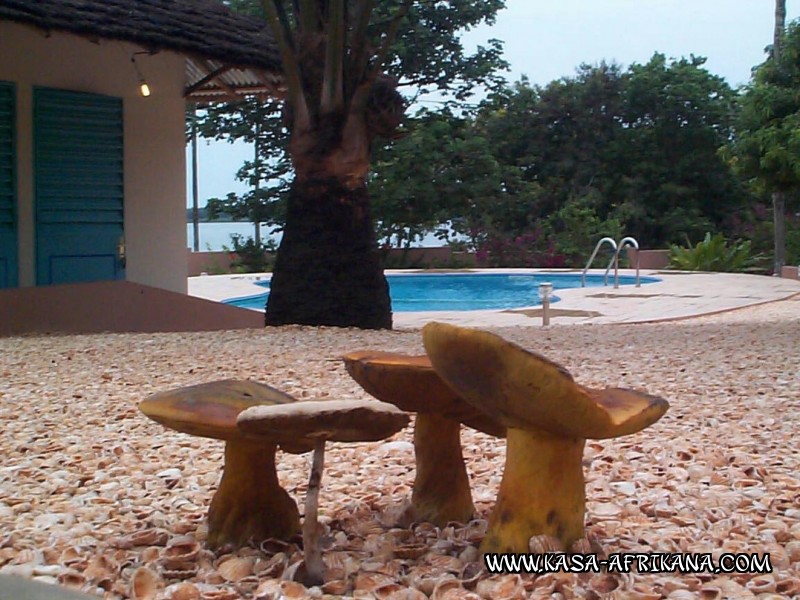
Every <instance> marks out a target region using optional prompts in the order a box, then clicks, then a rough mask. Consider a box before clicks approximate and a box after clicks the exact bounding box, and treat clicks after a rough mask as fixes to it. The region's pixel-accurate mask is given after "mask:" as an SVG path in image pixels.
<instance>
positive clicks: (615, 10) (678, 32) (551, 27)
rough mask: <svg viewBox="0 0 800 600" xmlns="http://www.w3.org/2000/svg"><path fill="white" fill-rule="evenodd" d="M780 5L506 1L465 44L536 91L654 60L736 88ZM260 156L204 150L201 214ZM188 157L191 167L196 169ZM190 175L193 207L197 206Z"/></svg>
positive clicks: (760, 50) (797, 9)
mask: <svg viewBox="0 0 800 600" xmlns="http://www.w3.org/2000/svg"><path fill="white" fill-rule="evenodd" d="M774 9H775V2H774V0H506V8H505V9H504V10H503V11H501V12H500V13H498V16H497V20H496V23H495V24H494V26H491V27H488V26H482V27H478V28H475V29H474V30H472V31H469V32H467V33H466V34H465V36H464V44H465V46H466V47H467V48H470V47H472V48H474V47H475V46H476V45H477V44H480V43H484V42H485V40H487V39H489V38H496V39H499V40H502V41H504V42H505V45H504V48H505V52H504V56H505V59H506V60H507V61H508V62H509V63H510V67H511V69H510V71H509V72H508V73H507V74H506V77H507V79H508V80H509V81H516V80H518V79H519V78H520V77H521V76H522V75H527V76H528V78H529V79H530V81H531V82H532V83H534V84H540V85H545V84H547V83H548V82H550V81H553V80H554V79H559V78H561V77H570V76H572V75H574V74H575V69H576V68H577V67H578V65H580V64H581V63H588V64H592V65H594V64H598V63H599V62H601V61H603V60H605V61H606V62H616V63H619V64H620V65H622V67H623V68H627V67H628V66H629V65H630V64H632V63H645V62H647V61H648V60H649V59H650V57H652V55H653V53H654V52H661V53H663V54H665V55H666V56H667V57H668V58H681V57H688V56H689V55H690V54H694V55H695V56H704V57H706V58H707V59H708V61H707V62H706V65H705V66H706V68H707V69H708V70H709V71H710V72H712V73H714V74H716V75H720V76H722V77H724V78H725V79H726V80H727V81H728V83H729V84H730V85H732V86H734V87H736V86H739V85H742V84H745V83H747V82H748V81H749V79H750V70H751V68H752V67H754V66H756V65H758V64H759V63H761V62H762V61H763V60H764V58H765V54H764V49H765V47H766V46H768V45H769V44H771V43H772V30H773V19H774ZM799 17H800V0H788V1H787V22H789V21H792V20H794V19H797V18H799ZM251 155H252V150H251V149H250V147H248V146H247V145H245V144H238V143H237V144H234V145H231V144H227V143H225V142H212V143H210V144H209V143H207V142H206V141H204V140H200V142H199V148H198V163H199V185H198V187H199V196H200V206H204V205H205V201H206V200H207V199H208V198H212V197H224V196H225V194H227V193H228V192H243V191H245V189H246V188H245V186H244V185H243V184H242V183H240V182H237V181H235V173H236V171H237V170H238V169H239V167H240V166H241V165H242V164H243V163H244V161H245V160H248V159H250V158H251ZM190 164H191V163H190V159H189V154H188V152H187V165H190ZM191 190H192V186H191V180H190V174H188V173H187V206H191Z"/></svg>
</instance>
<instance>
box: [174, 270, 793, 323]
mask: <svg viewBox="0 0 800 600" xmlns="http://www.w3.org/2000/svg"><path fill="white" fill-rule="evenodd" d="M425 272H443V271H420V270H392V271H387V273H425ZM447 272H453V273H457V272H459V271H447ZM461 272H469V273H481V272H487V273H530V274H537V275H542V274H547V273H570V274H580V270H575V269H469V270H464V271H461ZM589 272H590V273H592V274H596V275H602V274H603V270H599V269H598V270H591V271H589ZM620 275H627V276H635V271H633V270H630V269H620ZM641 275H642V276H648V277H656V278H658V279H660V280H661V281H659V282H655V283H648V284H646V285H642V286H641V287H638V288H637V287H635V286H633V285H625V286H620V287H619V288H617V289H615V288H614V286H613V273H612V274H610V275H609V285H608V286H607V287H593V288H573V289H565V290H559V291H558V296H559V298H560V301H559V302H557V303H555V304H552V305H551V307H550V324H551V325H564V324H599V323H647V322H653V321H665V320H673V319H685V318H690V317H694V316H699V315H704V314H711V313H717V312H722V311H728V310H735V309H737V308H742V307H745V306H753V305H756V304H763V303H766V302H774V301H776V300H782V299H785V298H788V297H791V296H793V295H796V294H800V281H796V280H791V279H782V278H780V277H767V276H763V275H747V274H741V273H698V272H683V271H651V270H648V271H642V272H641ZM269 278H270V274H269V273H261V274H248V275H204V276H199V277H190V278H189V294H190V295H192V296H197V297H200V298H205V299H208V300H215V301H218V302H220V301H222V300H227V299H229V298H237V297H242V296H252V295H255V294H259V293H263V291H264V290H263V288H261V287H259V286H257V285H255V283H256V282H257V281H263V280H264V279H269ZM541 311H542V307H541V306H531V307H523V308H515V309H506V310H475V311H435V312H396V313H394V327H395V329H416V328H419V327H422V326H423V325H425V323H427V322H429V321H442V322H447V323H454V324H458V325H464V326H475V327H479V326H484V327H486V326H493V327H495V326H496V327H509V326H541V325H542V316H541Z"/></svg>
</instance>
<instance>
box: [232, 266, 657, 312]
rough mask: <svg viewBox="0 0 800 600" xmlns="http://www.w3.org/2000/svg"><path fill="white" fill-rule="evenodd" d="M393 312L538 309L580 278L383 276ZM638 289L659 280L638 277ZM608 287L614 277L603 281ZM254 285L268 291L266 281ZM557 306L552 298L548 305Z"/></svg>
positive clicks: (625, 279) (594, 282)
mask: <svg viewBox="0 0 800 600" xmlns="http://www.w3.org/2000/svg"><path fill="white" fill-rule="evenodd" d="M386 279H387V281H388V282H389V293H390V295H391V297H392V310H393V311H394V312H417V311H442V310H448V311H460V310H491V309H505V308H519V307H521V306H535V305H537V304H541V300H540V298H539V284H540V283H545V282H549V283H552V284H553V289H554V290H563V289H568V288H577V287H580V286H581V276H580V275H575V274H572V273H519V274H514V273H424V274H421V273H413V274H403V275H401V274H392V275H387V276H386ZM640 281H641V282H642V284H645V283H653V282H656V281H660V280H659V279H656V278H655V277H642V278H641V279H640ZM608 282H609V285H613V276H611V275H610V276H609V278H608ZM619 283H620V285H633V284H634V283H636V279H635V278H634V277H630V276H620V278H619ZM256 285H260V286H262V287H266V288H269V282H268V281H259V282H256ZM602 285H603V276H602V275H587V276H586V287H601V286H602ZM268 295H269V292H266V293H264V294H258V295H254V296H247V297H244V298H231V299H230V300H225V301H224V302H225V303H226V304H231V305H233V306H239V307H241V308H250V309H253V310H264V306H265V305H266V302H267V296H268ZM556 301H558V296H553V297H552V298H551V302H556Z"/></svg>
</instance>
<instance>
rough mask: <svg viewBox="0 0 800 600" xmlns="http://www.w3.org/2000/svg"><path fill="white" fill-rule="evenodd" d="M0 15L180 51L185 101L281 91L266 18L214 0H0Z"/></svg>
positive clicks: (153, 49) (41, 26) (42, 26)
mask: <svg viewBox="0 0 800 600" xmlns="http://www.w3.org/2000/svg"><path fill="white" fill-rule="evenodd" d="M0 20H8V21H15V22H18V23H24V24H27V25H32V26H34V27H37V28H39V29H42V30H44V31H48V32H50V31H61V32H66V33H72V34H76V35H80V36H83V37H87V38H90V39H107V40H117V41H126V42H132V43H135V44H138V45H139V46H141V47H142V48H143V49H144V50H146V51H150V52H159V51H164V50H169V51H173V52H178V53H180V54H183V55H184V56H186V58H187V67H186V76H187V77H186V97H187V99H189V100H194V101H198V102H213V101H218V100H230V99H231V96H232V95H233V96H236V95H242V94H258V95H272V96H275V95H281V92H282V89H281V88H282V80H283V77H282V74H281V71H282V69H281V61H280V52H279V50H278V47H277V44H276V43H275V41H274V39H273V37H272V34H271V33H270V31H269V27H268V25H267V23H266V22H265V21H263V20H260V19H257V18H254V17H250V16H246V15H242V14H239V13H234V12H233V11H231V10H230V9H228V8H227V7H226V6H224V5H223V4H222V3H221V2H218V1H217V0H0Z"/></svg>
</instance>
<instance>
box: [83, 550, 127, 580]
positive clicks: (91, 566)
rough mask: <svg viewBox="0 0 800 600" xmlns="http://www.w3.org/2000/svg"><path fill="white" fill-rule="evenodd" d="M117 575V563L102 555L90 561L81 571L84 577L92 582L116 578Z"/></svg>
mask: <svg viewBox="0 0 800 600" xmlns="http://www.w3.org/2000/svg"><path fill="white" fill-rule="evenodd" d="M118 573H119V565H118V564H117V562H116V561H114V560H112V559H110V558H108V557H107V556H103V555H101V556H95V557H93V558H92V559H90V560H89V563H88V564H87V565H86V568H85V569H84V570H83V574H84V576H85V577H86V578H87V579H90V580H92V581H95V580H101V579H106V578H108V577H116V575H117V574H118Z"/></svg>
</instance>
